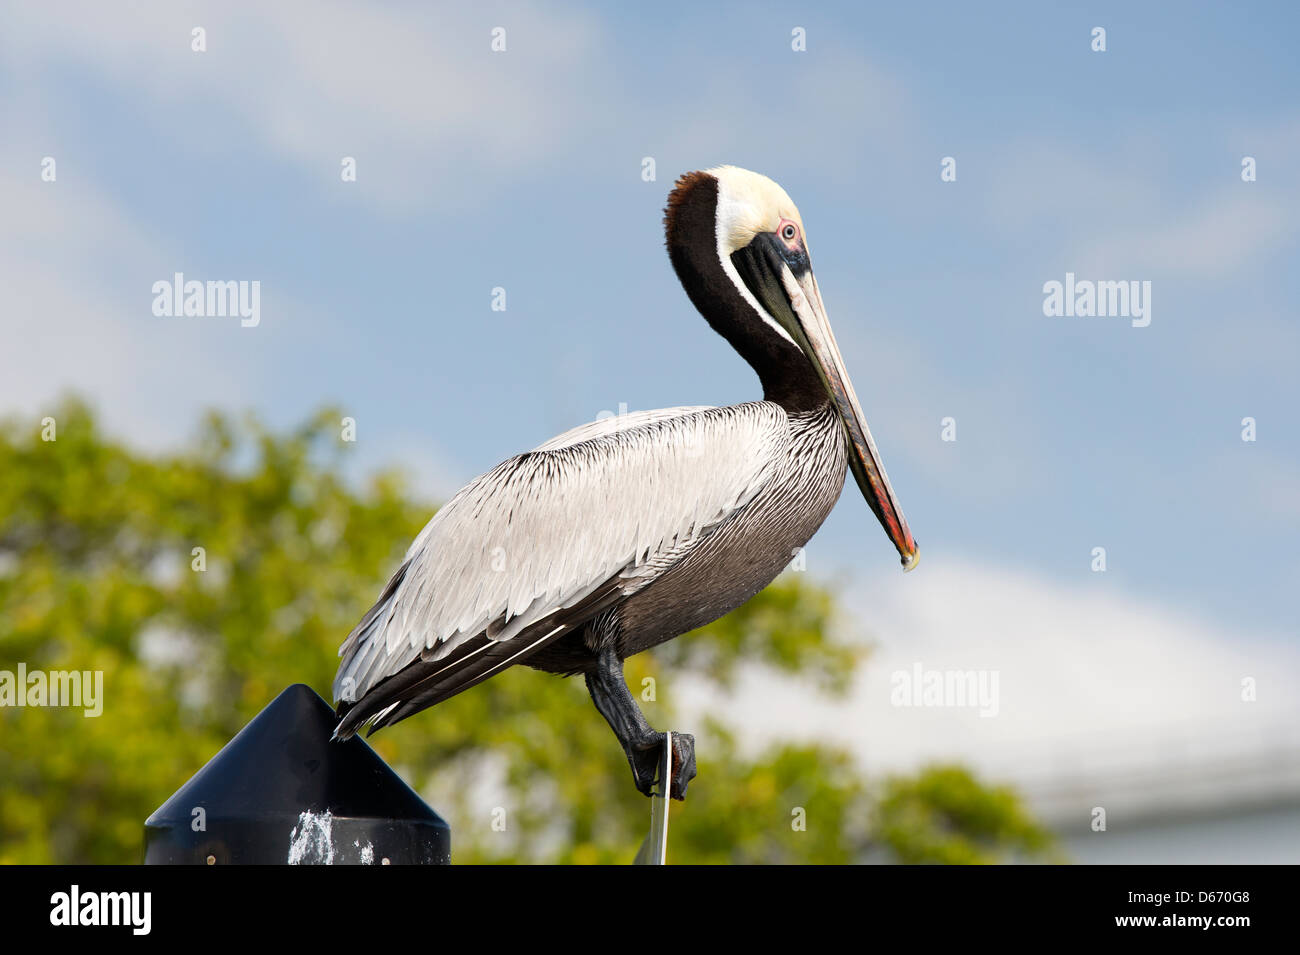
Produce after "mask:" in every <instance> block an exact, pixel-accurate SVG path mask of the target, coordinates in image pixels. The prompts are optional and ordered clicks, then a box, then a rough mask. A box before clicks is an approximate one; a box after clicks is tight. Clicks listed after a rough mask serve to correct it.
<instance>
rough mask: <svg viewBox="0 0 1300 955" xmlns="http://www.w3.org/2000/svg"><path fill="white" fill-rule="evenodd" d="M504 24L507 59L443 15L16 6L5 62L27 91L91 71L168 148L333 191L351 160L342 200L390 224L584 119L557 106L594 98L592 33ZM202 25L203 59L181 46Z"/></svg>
mask: <svg viewBox="0 0 1300 955" xmlns="http://www.w3.org/2000/svg"><path fill="white" fill-rule="evenodd" d="M501 17H502V19H501V21H500V22H501V23H502V24H504V25H505V26H506V29H507V52H505V53H492V52H491V51H490V48H489V42H490V39H491V36H490V30H491V29H492V27H493V26H494V25H496V24H495V22H494V21H492V20H489V19H487V18H486V16H484V15H483V14H482V13H480V12H476V11H472V10H469V9H467V8H464V7H453V6H447V5H441V4H440V5H437V6H436V7H428V8H426V7H420V6H404V7H390V6H380V5H366V4H356V3H343V2H338V0H324V2H310V3H308V2H298V3H288V2H286V3H274V4H261V5H256V6H245V7H237V6H232V5H230V4H220V3H195V4H186V5H176V4H170V3H167V4H163V3H159V4H154V5H150V4H144V5H137V6H134V7H132V12H131V13H130V14H127V13H124V11H123V10H122V9H121V8H120V7H118V6H115V5H113V4H102V3H96V2H89V0H88V2H86V3H82V4H65V5H61V6H60V11H59V15H57V16H54V15H51V13H50V11H49V10H47V9H45V8H43V7H41V6H39V5H14V6H9V7H6V8H5V13H4V15H3V17H0V61H3V62H4V63H5V65H6V67H7V69H8V70H9V71H11V72H13V73H14V74H15V75H16V77H17V80H18V85H21V86H24V87H30V86H36V85H39V84H41V83H42V82H43V81H46V80H49V79H50V78H52V77H55V76H57V75H58V74H59V73H60V72H61V71H66V70H68V69H70V68H73V67H75V68H76V69H78V70H90V71H93V72H94V73H95V74H96V78H97V80H98V81H100V82H102V83H104V84H106V85H108V86H110V87H113V86H116V87H117V88H118V90H117V95H118V96H119V97H120V98H121V99H122V101H123V103H124V106H125V104H128V103H129V104H133V106H134V108H135V109H137V110H140V111H145V112H148V113H157V114H158V117H159V118H158V122H159V124H160V126H164V127H166V134H167V135H173V136H174V135H176V132H177V130H176V124H177V123H178V122H179V123H180V125H181V129H182V130H183V135H184V141H185V142H186V143H187V144H188V145H189V146H190V147H191V148H193V149H195V150H196V151H199V152H204V151H211V152H220V154H221V155H223V156H225V155H229V154H230V150H231V148H232V147H234V148H235V149H236V150H237V149H239V148H240V146H241V143H240V142H239V137H241V136H248V137H249V140H250V141H249V142H248V143H247V148H249V149H252V150H260V151H267V152H270V153H271V154H273V155H276V156H280V157H283V158H285V159H288V160H289V161H291V162H293V163H295V164H297V165H299V166H300V167H302V168H303V169H305V170H306V171H307V172H308V173H309V174H310V175H312V176H314V177H317V178H319V179H320V181H321V182H322V184H327V185H337V184H339V183H340V178H339V170H340V160H341V158H342V157H343V156H354V157H356V158H357V161H358V180H357V183H356V184H355V188H353V189H352V193H354V194H359V195H361V196H362V197H365V198H368V199H370V200H373V201H374V202H376V203H377V204H378V205H379V206H380V207H381V208H385V209H388V210H394V211H395V210H400V209H403V208H405V207H407V206H410V205H412V204H414V205H423V204H425V203H426V202H427V201H430V200H432V199H435V198H436V199H437V200H439V202H440V203H449V202H455V201H457V197H458V195H459V193H460V192H461V189H460V188H458V186H457V184H456V179H455V178H454V174H455V173H461V174H464V173H466V172H468V171H470V170H473V169H478V168H482V167H484V166H486V167H489V168H499V169H519V168H521V167H524V166H526V165H527V164H529V163H531V162H535V161H536V160H537V159H538V158H539V157H542V156H545V155H548V154H549V153H550V152H551V150H552V149H554V148H555V147H556V146H557V145H560V144H562V143H563V141H564V136H565V134H566V131H567V130H568V129H569V128H570V127H571V125H572V123H573V122H574V121H575V119H577V118H578V117H577V115H576V114H574V113H573V112H572V111H571V110H568V109H566V108H565V107H566V106H567V105H568V104H572V103H575V102H576V103H581V102H583V101H584V99H585V97H584V92H585V91H586V90H587V89H589V88H590V85H591V84H590V78H589V77H587V76H586V75H585V67H584V66H583V65H582V64H583V63H584V62H585V60H586V59H587V57H586V55H585V54H586V53H587V52H588V51H590V50H591V48H592V47H593V46H594V44H595V41H596V35H597V34H596V31H595V28H594V25H593V23H592V21H590V20H589V19H588V18H587V17H586V16H585V15H583V14H581V13H579V12H574V11H564V12H556V11H545V12H543V11H541V10H540V9H538V8H535V7H530V6H516V7H512V8H509V9H508V11H503V12H502V14H501ZM196 26H201V27H202V28H203V29H205V30H206V42H207V52H205V53H196V52H193V51H192V50H191V48H190V43H191V29H192V28H194V27H196ZM538 77H545V82H541V83H539V82H537V78H538ZM232 118H233V120H234V121H233V122H232V121H231V120H232ZM11 132H12V131H11ZM160 134H162V133H160Z"/></svg>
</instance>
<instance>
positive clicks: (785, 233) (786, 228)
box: [781, 222, 799, 242]
mask: <svg viewBox="0 0 1300 955" xmlns="http://www.w3.org/2000/svg"><path fill="white" fill-rule="evenodd" d="M798 234H799V230H798V229H796V228H795V227H794V223H793V222H787V223H786V224H785V225H783V226H781V238H783V239H785V241H787V242H793V241H794V240H795V236H797V235H798Z"/></svg>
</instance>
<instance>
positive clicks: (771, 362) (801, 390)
mask: <svg viewBox="0 0 1300 955" xmlns="http://www.w3.org/2000/svg"><path fill="white" fill-rule="evenodd" d="M717 214H718V180H717V179H716V178H715V177H713V176H711V175H709V174H708V173H706V172H689V173H687V174H686V175H684V176H682V177H681V178H679V179H678V180H677V184H676V186H674V188H673V191H672V192H671V193H669V195H668V206H667V207H666V208H665V209H664V235H665V241H666V243H667V245H668V258H669V260H670V261H671V262H672V264H673V270H674V271H675V272H676V273H677V278H678V280H679V281H680V282H681V283H682V288H684V289H685V290H686V294H687V295H688V296H689V297H690V299H691V302H692V303H694V305H695V307H696V308H697V309H698V310H699V312H700V314H701V315H703V316H704V318H705V319H706V320H707V321H708V323H709V324H710V325H712V326H713V329H714V331H716V332H717V333H718V334H719V335H721V336H722V337H723V338H725V339H726V340H727V341H728V342H729V343H730V344H731V347H732V348H734V349H735V350H736V351H737V352H738V353H739V354H740V356H741V357H742V358H744V359H745V361H747V362H749V364H750V367H752V368H753V369H754V371H756V372H757V373H758V378H759V381H760V382H762V384H763V397H764V398H766V399H767V400H768V401H774V402H776V403H777V404H779V405H781V407H783V408H784V409H785V410H786V411H788V412H791V413H799V412H806V411H812V410H814V409H816V408H820V407H822V406H823V405H825V404H826V403H827V402H828V401H829V400H830V399H829V396H828V395H827V394H826V389H825V388H824V387H823V386H822V383H821V380H820V379H819V378H818V377H817V372H816V370H815V369H814V368H813V366H812V362H811V361H809V360H808V358H807V357H805V356H804V354H803V352H801V351H800V350H799V349H798V348H796V347H795V346H794V345H792V344H790V342H789V341H787V340H786V339H785V338H784V337H782V336H781V335H780V334H779V333H778V332H776V331H775V330H774V329H773V328H772V327H771V326H770V325H768V323H767V322H766V321H764V320H763V318H762V317H761V316H760V315H759V314H758V312H757V311H755V310H754V308H753V306H751V305H750V304H749V303H748V302H747V301H746V300H745V297H744V296H743V295H741V293H740V291H739V289H737V288H736V286H735V283H733V282H732V280H731V278H730V277H729V276H728V275H727V273H726V272H725V271H724V270H723V268H722V262H721V260H720V259H719V258H718V244H717Z"/></svg>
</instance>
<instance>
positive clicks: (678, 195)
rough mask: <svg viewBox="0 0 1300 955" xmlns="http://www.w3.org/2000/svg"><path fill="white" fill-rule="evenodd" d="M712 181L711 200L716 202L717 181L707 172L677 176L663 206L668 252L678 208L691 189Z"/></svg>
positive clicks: (665, 239) (685, 199)
mask: <svg viewBox="0 0 1300 955" xmlns="http://www.w3.org/2000/svg"><path fill="white" fill-rule="evenodd" d="M709 181H711V182H712V183H713V189H714V193H713V201H714V203H715V204H716V202H717V186H718V181H717V180H716V179H714V178H713V177H712V176H710V175H709V174H708V173H707V172H684V173H682V174H681V175H680V176H678V177H677V182H675V183H674V184H673V191H672V192H670V193H668V205H667V206H666V207H665V208H664V241H665V243H667V244H668V253H669V255H671V254H672V235H673V232H674V231H675V229H676V228H677V225H676V223H677V213H678V210H679V209H680V208H681V207H682V205H683V204H685V203H686V201H687V199H688V198H689V197H690V195H691V193H692V192H693V190H694V189H695V188H696V187H697V186H700V185H704V184H705V183H706V182H709Z"/></svg>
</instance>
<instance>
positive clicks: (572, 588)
mask: <svg viewBox="0 0 1300 955" xmlns="http://www.w3.org/2000/svg"><path fill="white" fill-rule="evenodd" d="M788 432H789V423H788V419H787V418H786V415H785V412H784V411H783V410H781V409H780V408H779V407H778V406H776V405H774V404H771V403H768V402H750V403H748V404H742V405H734V406H731V407H726V408H673V409H667V410H664V411H650V412H639V413H635V414H626V415H620V416H617V417H613V418H608V419H604V420H601V421H597V422H593V423H592V424H589V425H583V426H582V427H580V428H575V429H573V430H572V431H569V432H566V433H565V434H563V435H560V436H559V437H557V438H553V439H552V440H551V441H548V442H547V443H545V444H543V445H541V446H539V447H538V448H537V449H535V450H533V451H530V452H528V453H526V454H521V455H518V456H517V457H513V458H511V459H509V460H508V461H505V462H503V463H502V464H501V465H499V466H498V467H496V468H494V469H493V470H491V471H489V472H488V473H487V474H484V475H482V476H481V477H479V478H477V479H475V480H474V481H473V482H471V483H470V484H469V485H467V486H466V487H465V488H463V489H462V490H461V491H460V492H459V493H457V494H456V496H455V497H453V498H452V499H451V500H450V501H448V502H447V504H446V505H444V506H443V507H442V509H441V510H439V511H438V513H437V514H435V515H434V517H433V519H432V520H430V521H429V523H428V524H427V525H426V526H425V528H424V530H423V531H421V532H420V535H419V536H418V537H417V538H416V540H415V542H414V543H413V544H412V545H411V548H410V550H408V551H407V554H406V558H405V560H404V561H403V563H402V566H401V567H400V568H399V570H398V571H397V573H396V574H394V575H393V578H392V579H391V580H390V581H389V583H388V585H387V587H386V588H385V589H384V592H383V594H382V595H381V596H380V599H379V601H378V602H377V603H376V604H375V605H374V607H372V608H371V609H370V611H369V612H368V613H367V614H366V615H365V617H364V618H363V619H362V620H361V623H360V624H358V625H357V627H356V629H355V630H353V631H352V633H351V634H350V635H349V636H348V638H347V640H346V641H345V642H344V644H343V646H342V647H341V649H340V650H339V655H340V656H341V657H342V658H343V659H342V662H341V663H340V665H339V670H338V674H337V676H336V677H335V681H334V696H335V699H336V700H340V701H342V702H343V706H342V707H341V710H346V711H347V712H346V716H345V717H344V719H343V721H342V723H341V724H340V727H339V735H341V736H346V735H350V734H351V733H352V732H354V731H355V729H356V728H357V727H358V726H360V725H362V724H363V723H366V722H370V723H372V724H373V725H374V726H376V727H377V726H382V725H386V724H388V723H392V722H396V721H397V720H399V719H404V718H405V717H406V716H409V715H411V714H412V713H414V712H417V711H418V710H420V709H423V708H424V707H426V706H431V705H433V704H434V703H436V702H439V701H440V700H442V699H446V698H447V697H448V696H450V695H453V694H454V693H457V692H460V690H463V689H465V688H467V687H469V686H472V685H474V684H475V683H478V682H480V681H481V680H483V679H486V678H487V677H489V676H491V675H492V674H493V673H495V672H498V671H499V670H500V669H502V668H504V667H505V666H509V665H512V664H514V663H519V662H522V661H523V660H524V659H526V658H527V656H528V655H529V654H531V653H533V652H535V651H536V650H538V649H540V648H541V647H542V646H544V645H545V644H546V643H547V642H549V641H550V640H554V639H557V638H558V637H559V636H561V635H562V634H563V633H565V632H568V631H571V630H573V629H575V628H576V627H579V626H581V625H582V624H583V623H585V622H586V621H587V620H590V619H591V617H592V616H594V615H595V614H596V613H599V612H600V611H601V610H603V609H605V608H606V607H608V606H610V605H612V604H613V603H616V602H618V601H619V600H621V599H623V598H624V597H626V596H627V595H629V594H631V593H634V592H635V591H636V590H639V589H640V588H642V587H644V586H646V585H648V584H649V583H650V582H651V581H653V580H654V579H655V578H656V577H657V576H659V574H661V573H662V572H663V571H664V570H666V569H667V567H670V566H672V564H673V563H675V562H676V561H677V560H678V559H680V557H681V556H683V555H684V554H685V553H687V552H689V550H690V549H691V548H692V547H693V546H694V545H695V544H696V543H697V542H698V541H699V540H700V539H701V538H702V537H704V536H705V535H707V534H708V533H710V532H711V531H712V529H713V528H715V527H717V526H718V524H720V523H721V522H722V521H724V520H726V519H727V517H729V516H730V515H731V514H733V513H734V512H735V511H736V510H738V509H739V508H742V507H744V506H745V505H746V504H748V503H749V502H750V501H751V500H753V498H754V496H755V495H756V494H757V493H758V492H759V491H760V490H761V489H762V488H763V487H764V485H766V484H767V483H768V482H769V481H770V480H771V479H772V477H773V475H774V470H775V464H776V460H777V457H778V454H779V452H780V450H781V448H782V446H783V444H784V442H785V441H786V440H787V437H788Z"/></svg>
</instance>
